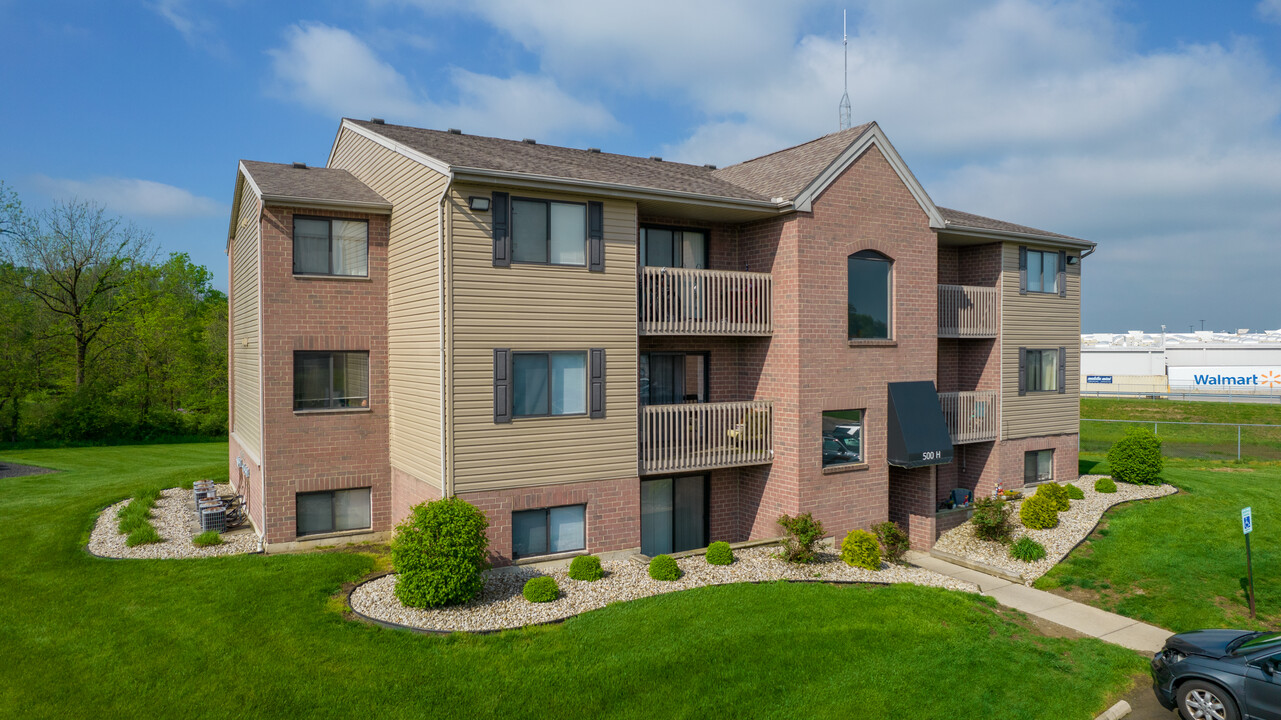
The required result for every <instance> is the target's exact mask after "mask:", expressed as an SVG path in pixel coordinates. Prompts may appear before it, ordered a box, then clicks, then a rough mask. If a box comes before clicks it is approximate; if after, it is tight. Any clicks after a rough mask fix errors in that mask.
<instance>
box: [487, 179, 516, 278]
mask: <svg viewBox="0 0 1281 720" xmlns="http://www.w3.org/2000/svg"><path fill="white" fill-rule="evenodd" d="M489 210H490V212H489V214H490V219H491V220H492V221H493V229H494V267H510V266H511V264H512V234H511V203H510V202H508V201H507V193H504V192H496V193H494V199H493V202H492V203H490V206H489Z"/></svg>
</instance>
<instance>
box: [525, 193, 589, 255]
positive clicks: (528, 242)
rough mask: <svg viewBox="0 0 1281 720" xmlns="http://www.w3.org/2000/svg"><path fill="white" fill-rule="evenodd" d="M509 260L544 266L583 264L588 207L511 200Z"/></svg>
mask: <svg viewBox="0 0 1281 720" xmlns="http://www.w3.org/2000/svg"><path fill="white" fill-rule="evenodd" d="M512 260H513V261H515V262H518V263H539V264H543V265H580V266H583V265H586V264H587V206H586V205H585V204H583V203H565V202H552V201H550V200H526V199H519V200H517V199H513V200H512Z"/></svg>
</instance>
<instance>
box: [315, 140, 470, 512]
mask: <svg viewBox="0 0 1281 720" xmlns="http://www.w3.org/2000/svg"><path fill="white" fill-rule="evenodd" d="M330 167H335V168H342V169H345V170H347V171H348V172H350V173H351V174H352V175H355V176H356V177H357V178H359V179H360V181H361V182H363V183H365V184H366V185H368V186H369V187H370V188H372V189H373V190H374V191H375V192H377V193H378V194H379V195H382V196H383V197H384V198H386V199H387V200H388V201H389V202H390V203H391V204H392V206H393V208H394V209H393V210H392V215H391V228H390V236H389V241H388V248H387V361H388V368H387V370H388V373H387V374H388V395H389V403H390V413H389V417H390V456H391V465H392V467H394V468H397V469H399V470H402V471H404V472H406V473H408V474H410V475H412V476H414V477H415V478H417V479H419V480H422V481H424V482H427V483H429V484H430V485H432V486H433V487H435V488H436V489H437V491H438V492H439V490H440V466H441V458H440V443H441V434H440V433H441V403H440V321H441V315H440V307H441V301H440V266H439V248H438V244H439V238H438V235H437V232H438V230H437V223H438V220H439V214H440V212H439V203H440V196H441V193H442V192H443V191H444V187H445V181H446V179H447V178H446V177H445V176H444V175H442V174H440V173H438V172H436V171H435V170H432V169H430V168H427V167H425V166H423V165H422V164H421V163H418V162H415V161H413V160H410V159H409V158H406V157H404V156H403V155H400V154H398V153H395V152H392V151H391V150H388V149H386V148H384V147H382V146H381V145H378V144H377V143H374V142H372V141H370V140H368V139H366V138H364V137H361V136H360V135H356V134H354V133H352V132H349V131H347V130H343V131H342V134H341V136H340V137H339V138H338V144H337V148H336V151H335V153H334V157H333V162H332V163H331V164H330Z"/></svg>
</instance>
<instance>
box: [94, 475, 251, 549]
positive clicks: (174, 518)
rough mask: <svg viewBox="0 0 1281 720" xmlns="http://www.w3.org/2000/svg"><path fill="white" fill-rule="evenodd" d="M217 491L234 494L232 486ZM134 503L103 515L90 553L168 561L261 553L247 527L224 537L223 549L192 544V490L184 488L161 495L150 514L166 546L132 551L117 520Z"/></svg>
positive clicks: (151, 546) (155, 544) (193, 510)
mask: <svg viewBox="0 0 1281 720" xmlns="http://www.w3.org/2000/svg"><path fill="white" fill-rule="evenodd" d="M217 488H218V493H219V494H220V495H229V494H231V492H232V490H231V486H230V485H218V486H217ZM131 502H133V501H132V500H124V501H122V502H118V503H116V504H115V505H112V506H110V507H108V508H107V509H106V510H103V511H102V514H101V515H99V516H98V522H96V523H94V526H93V533H92V534H91V535H90V536H89V552H91V553H93V554H94V555H98V556H101V557H109V558H130V559H153V560H154V559H160V560H168V559H175V558H195V557H216V556H220V555H240V554H244V553H252V552H257V550H258V536H257V535H255V534H254V532H253V530H252V529H250V528H249V527H248V526H245V527H241V528H237V529H236V530H234V531H231V532H228V533H223V535H222V544H221V545H212V546H209V547H197V546H196V545H194V544H192V542H191V539H192V538H193V537H195V535H196V532H195V529H194V522H195V517H196V516H195V509H194V504H193V501H192V496H191V490H189V489H184V488H169V489H168V490H165V491H163V492H161V494H160V500H159V501H158V502H157V503H156V507H155V508H153V509H152V511H151V515H152V518H151V524H152V525H153V526H154V527H155V528H156V532H157V533H159V534H160V537H161V538H162V539H163V542H158V543H151V544H148V545H136V546H134V547H129V546H127V545H125V536H124V535H121V534H120V532H119V530H118V527H117V518H116V516H117V515H118V514H119V513H120V511H121V510H123V509H124V507H125V506H126V505H128V504H129V503H131Z"/></svg>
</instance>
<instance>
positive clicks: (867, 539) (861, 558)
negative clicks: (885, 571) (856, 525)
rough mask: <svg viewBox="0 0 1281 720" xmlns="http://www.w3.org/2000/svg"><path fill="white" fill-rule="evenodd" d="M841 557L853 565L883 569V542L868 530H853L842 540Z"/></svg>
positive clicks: (846, 562) (869, 568) (870, 568)
mask: <svg viewBox="0 0 1281 720" xmlns="http://www.w3.org/2000/svg"><path fill="white" fill-rule="evenodd" d="M841 559H842V560H844V561H845V564H846V565H849V566H851V567H861V568H863V569H865V570H880V569H881V544H880V543H878V542H876V536H875V535H873V534H872V533H870V532H868V531H866V530H851V531H850V534H849V535H846V536H845V539H844V540H842V541H841Z"/></svg>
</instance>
